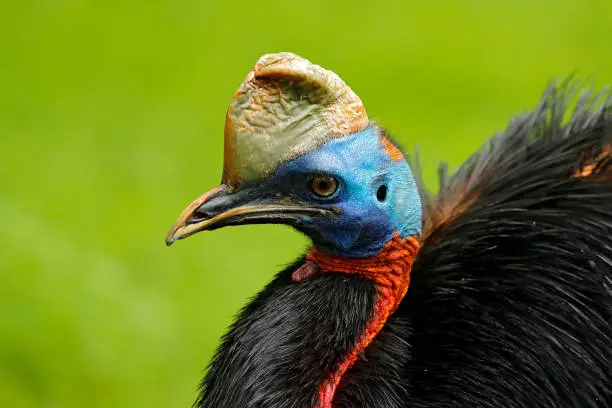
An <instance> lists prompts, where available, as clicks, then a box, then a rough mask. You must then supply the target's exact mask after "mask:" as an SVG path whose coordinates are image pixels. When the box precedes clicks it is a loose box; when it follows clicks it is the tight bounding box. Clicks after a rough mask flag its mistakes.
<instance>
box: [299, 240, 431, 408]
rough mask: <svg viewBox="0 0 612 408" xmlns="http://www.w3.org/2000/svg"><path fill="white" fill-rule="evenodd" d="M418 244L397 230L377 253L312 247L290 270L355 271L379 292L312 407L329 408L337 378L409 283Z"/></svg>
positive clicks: (306, 273) (308, 274)
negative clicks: (337, 252) (362, 327)
mask: <svg viewBox="0 0 612 408" xmlns="http://www.w3.org/2000/svg"><path fill="white" fill-rule="evenodd" d="M419 247H420V244H419V240H418V239H417V238H416V237H408V238H407V239H402V238H401V237H400V235H399V233H396V234H395V235H394V236H393V238H392V239H391V240H390V241H389V242H387V244H386V245H385V246H384V247H383V248H382V249H381V251H380V252H379V253H378V254H377V255H375V256H372V257H369V258H345V257H340V256H338V255H332V254H328V253H325V252H322V251H320V250H318V249H317V248H315V247H312V248H311V250H310V251H309V252H308V254H307V255H306V263H305V264H304V265H303V266H302V267H300V268H299V269H298V270H296V271H295V272H294V273H293V276H292V278H293V280H294V281H301V280H304V279H307V278H309V277H311V276H313V275H314V274H316V273H350V274H357V275H360V276H362V277H364V278H367V279H371V280H373V281H374V282H375V283H376V287H377V292H378V294H377V296H376V300H375V303H374V311H373V313H372V317H371V319H370V321H369V322H368V324H367V325H366V328H365V330H364V332H363V333H362V334H361V335H360V336H359V339H358V340H357V343H356V344H355V346H354V347H353V348H352V349H350V350H349V351H348V353H347V354H346V355H345V357H344V358H343V359H342V360H341V361H340V362H339V363H338V366H337V368H336V371H335V372H330V373H328V375H327V376H326V378H325V379H324V380H323V382H322V383H321V385H320V386H319V388H318V390H317V396H318V398H317V399H318V402H317V404H316V405H315V408H332V401H333V399H334V394H335V392H336V388H337V387H338V384H339V383H340V380H341V379H342V377H343V376H344V374H345V373H346V371H347V370H348V369H350V368H351V367H352V366H353V364H354V363H355V361H356V360H357V358H358V357H359V354H360V353H361V352H363V351H364V350H365V348H366V347H367V346H368V345H369V344H370V343H371V342H372V340H373V339H374V337H376V335H377V334H378V333H379V332H380V330H381V329H382V328H383V326H384V325H385V322H386V321H387V319H388V318H389V316H391V314H392V313H393V312H395V310H396V309H397V307H398V306H399V304H400V302H401V300H402V299H403V298H404V295H405V294H406V291H407V290H408V286H409V285H410V271H411V270H412V262H413V261H414V258H415V256H416V254H417V252H418V250H419Z"/></svg>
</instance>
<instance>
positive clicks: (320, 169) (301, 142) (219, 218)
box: [166, 53, 421, 257]
mask: <svg viewBox="0 0 612 408" xmlns="http://www.w3.org/2000/svg"><path fill="white" fill-rule="evenodd" d="M264 223H275V224H287V225H291V226H293V227H294V228H296V229H297V230H299V231H301V232H303V233H305V234H306V235H308V236H309V237H310V238H311V239H312V240H313V243H314V244H315V246H316V247H318V248H319V249H322V250H324V251H327V252H330V253H333V254H337V255H342V256H348V257H367V256H371V255H374V254H376V253H378V252H379V251H380V249H381V248H382V247H383V246H384V245H385V244H386V243H387V242H388V241H389V240H391V238H392V237H393V236H394V235H395V234H399V235H400V236H402V237H408V236H411V235H416V234H419V233H420V231H421V203H420V199H419V195H418V191H417V188H416V185H415V182H414V179H413V177H412V173H411V171H410V168H409V167H408V165H407V163H406V161H405V160H404V157H403V155H402V153H401V152H400V151H399V150H398V148H397V147H396V146H395V145H394V144H393V143H392V142H391V141H390V140H389V139H388V138H387V136H386V135H385V134H384V132H383V131H382V130H381V129H380V128H379V127H377V126H376V125H374V124H373V123H371V122H370V121H369V120H368V117H367V114H366V111H365V108H364V107H363V104H362V103H361V100H360V99H359V97H358V96H357V95H356V94H355V93H354V92H353V91H352V90H351V89H350V88H349V87H348V86H347V85H346V84H345V83H344V82H343V81H342V80H341V79H340V78H339V77H338V76H337V75H336V74H334V73H333V72H331V71H327V70H325V69H323V68H321V67H319V66H318V65H314V64H312V63H310V62H309V61H307V60H305V59H303V58H301V57H299V56H297V55H294V54H290V53H280V54H270V55H265V56H263V57H262V58H261V59H260V60H259V61H258V62H257V64H256V65H255V68H254V69H253V70H252V71H251V72H250V73H249V74H248V76H247V77H246V79H245V81H244V82H243V83H242V85H241V87H240V89H239V90H238V91H237V92H236V94H235V95H234V97H233V99H232V101H231V102H230V105H229V109H228V112H227V118H226V123H225V163H224V170H223V178H222V184H221V185H220V186H219V187H217V188H215V189H213V190H211V191H209V192H207V193H205V194H204V195H202V196H201V197H199V198H198V199H197V200H195V201H194V202H193V203H191V204H190V205H189V206H188V207H187V208H186V209H185V210H184V211H183V213H182V214H181V216H180V217H179V219H178V220H177V222H176V224H175V225H174V226H173V227H172V229H171V230H170V232H169V234H168V237H167V239H166V242H167V244H168V245H170V244H171V243H173V242H174V241H175V240H177V239H181V238H185V237H187V236H189V235H192V234H194V233H196V232H198V231H203V230H212V229H216V228H221V227H225V226H230V225H240V224H264Z"/></svg>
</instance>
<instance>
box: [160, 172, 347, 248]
mask: <svg viewBox="0 0 612 408" xmlns="http://www.w3.org/2000/svg"><path fill="white" fill-rule="evenodd" d="M262 190H265V189H263V188H257V186H254V187H248V188H243V189H241V190H239V191H237V192H230V189H229V188H228V187H227V186H226V185H224V184H222V185H220V186H219V187H217V188H214V189H212V190H210V191H208V192H207V193H205V194H203V195H201V196H200V197H198V198H197V199H196V200H195V201H193V202H192V203H191V204H189V205H188V206H187V208H185V210H183V212H182V213H181V215H180V216H179V218H178V220H177V221H176V223H175V224H174V225H173V226H172V228H171V229H170V232H168V235H167V236H166V245H168V246H170V245H172V243H174V241H176V240H177V239H183V238H187V237H188V236H190V235H193V234H195V233H196V232H200V231H204V230H213V229H217V228H222V227H226V226H231V225H243V224H287V225H293V226H299V224H300V223H301V222H302V220H303V217H304V216H306V217H331V216H333V215H336V214H337V213H338V210H336V209H334V208H323V207H313V206H305V205H303V204H302V203H300V202H299V201H296V200H289V199H283V198H282V197H281V198H279V196H278V195H275V196H272V197H271V196H270V195H269V194H268V195H266V193H261V191H262Z"/></svg>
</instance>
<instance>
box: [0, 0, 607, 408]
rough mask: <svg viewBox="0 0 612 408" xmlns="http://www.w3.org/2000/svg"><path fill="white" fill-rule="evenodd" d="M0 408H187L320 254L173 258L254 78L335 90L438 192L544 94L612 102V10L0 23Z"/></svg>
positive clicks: (411, 8)
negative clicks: (287, 78) (296, 78)
mask: <svg viewBox="0 0 612 408" xmlns="http://www.w3.org/2000/svg"><path fill="white" fill-rule="evenodd" d="M0 8H1V9H0V52H1V56H0V224H1V225H2V229H1V233H0V248H1V250H0V251H1V254H0V406H2V407H13V408H21V407H37V408H40V407H43V408H44V407H62V408H70V407H83V406H87V407H92V408H95V407H130V408H136V407H154V406H155V407H157V406H159V407H181V406H182V407H187V406H189V405H190V404H191V402H192V401H193V400H194V397H195V395H196V392H195V390H196V387H197V383H198V381H199V379H200V377H201V375H202V373H203V370H204V368H205V366H206V364H207V362H208V361H209V359H210V357H211V354H212V353H213V351H214V349H215V347H216V345H217V343H218V339H219V337H220V336H221V335H222V333H223V332H224V331H225V329H226V327H227V325H228V324H229V323H230V322H231V320H232V316H233V315H234V314H235V313H236V312H237V311H238V310H239V308H240V307H241V305H243V304H244V303H245V302H246V301H247V299H248V298H249V297H250V296H252V295H253V294H255V293H256V292H257V291H258V290H259V289H260V288H261V287H262V286H263V285H264V284H265V283H266V282H267V281H268V280H269V279H270V278H271V276H272V275H273V273H275V272H276V271H277V270H279V269H280V268H281V267H282V266H283V265H285V264H287V263H289V262H290V261H291V260H292V259H294V258H295V257H296V255H297V254H298V253H299V252H300V251H301V250H302V249H303V248H304V247H305V245H306V244H307V242H306V241H305V240H304V239H303V238H302V237H300V236H299V235H298V234H297V233H294V232H292V231H291V230H289V229H287V228H281V227H274V226H250V227H243V228H236V229H229V230H221V231H218V232H214V233H203V234H199V235H198V236H196V237H194V238H192V239H189V240H187V241H184V242H180V243H179V244H178V245H176V246H175V247H173V248H172V249H167V248H166V247H165V246H164V244H163V239H164V236H165V233H166V232H167V230H168V229H169V227H170V225H171V224H172V223H173V222H174V220H175V218H176V216H177V215H178V214H179V212H180V211H181V210H182V209H183V207H184V205H185V204H187V203H188V202H190V201H191V200H192V199H193V198H195V197H196V196H198V195H199V194H200V193H201V192H203V191H205V190H208V189H210V188H212V187H213V186H215V185H216V184H217V183H218V181H219V179H220V171H221V166H222V133H223V123H224V115H225V109H226V106H227V103H228V101H229V99H230V97H231V95H232V94H233V92H234V91H235V89H237V87H238V85H239V84H240V82H241V81H242V79H243V78H244V76H245V75H246V73H247V72H248V71H249V70H250V69H251V67H252V65H253V64H254V62H255V61H256V60H257V58H258V57H259V56H260V55H261V54H264V53H268V52H277V51H293V52H296V53H299V54H301V55H303V56H305V57H307V58H309V59H311V60H312V61H314V62H315V63H318V64H321V65H323V66H325V67H327V68H329V69H333V70H334V71H336V72H337V73H339V74H340V76H342V77H343V78H344V79H345V80H346V81H347V82H348V83H349V84H350V85H351V87H352V88H353V89H354V90H355V91H356V92H357V93H358V94H359V95H360V96H361V98H362V99H363V101H364V102H365V104H366V106H367V108H368V111H369V113H370V116H371V117H374V118H376V119H377V120H378V121H379V123H381V124H383V125H384V126H386V127H388V128H390V129H392V131H393V132H392V133H393V134H394V135H395V136H396V138H398V139H400V140H401V141H402V142H403V143H404V145H405V147H406V148H408V149H413V148H414V147H415V146H417V145H418V146H420V149H421V157H422V162H423V163H425V164H426V169H427V175H428V180H429V181H430V182H432V184H433V183H434V177H433V175H434V171H433V168H434V164H435V163H437V161H438V160H440V159H442V158H444V159H446V160H448V161H450V163H451V165H452V166H456V165H458V164H459V163H460V162H461V161H462V160H464V159H465V158H466V157H467V156H468V155H469V153H470V152H472V151H474V150H475V149H476V148H477V147H478V146H479V145H480V144H481V143H482V142H483V141H484V140H485V138H486V137H488V136H489V135H491V134H492V133H493V132H494V131H496V130H499V129H502V128H503V127H504V126H505V123H506V122H507V120H508V119H509V118H510V117H511V116H512V115H513V114H515V113H517V112H519V111H521V110H525V109H528V108H530V107H531V106H533V105H534V104H535V103H536V102H537V101H538V98H539V96H540V93H541V91H542V90H543V88H544V86H545V85H546V83H547V81H548V80H549V79H554V78H560V77H564V76H566V75H568V74H570V73H572V72H577V73H578V74H579V75H587V76H589V75H592V78H594V81H595V83H597V84H603V83H605V82H612V65H611V64H612V47H611V46H610V40H611V39H612V2H610V1H609V0H601V1H589V0H581V1H578V0H546V1H544V0H542V1H538V2H534V1H527V0H515V1H495V2H494V1H486V0H463V1H450V0H449V1H429V2H416V1H406V0H404V1H400V0H398V1H386V2H385V1H382V2H369V1H350V2H346V1H336V2H333V1H329V0H310V1H308V2H287V1H269V0H264V1H259V2H247V1H230V2H221V1H214V2H213V1H206V0H204V1H192V0H180V1H169V0H156V1H144V0H128V1H118V0H107V1H99V2H88V1H84V0H54V1H51V0H46V1H44V0H40V1H21V2H19V1H17V2H5V3H4V4H3V5H2V6H0Z"/></svg>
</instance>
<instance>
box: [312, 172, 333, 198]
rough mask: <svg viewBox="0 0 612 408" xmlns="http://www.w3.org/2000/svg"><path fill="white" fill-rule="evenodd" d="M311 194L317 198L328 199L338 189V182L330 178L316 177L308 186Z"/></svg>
mask: <svg viewBox="0 0 612 408" xmlns="http://www.w3.org/2000/svg"><path fill="white" fill-rule="evenodd" d="M310 187H311V189H312V192H313V193H315V194H316V195H318V196H319V197H323V198H325V197H329V196H331V195H332V194H334V193H335V192H336V190H337V189H338V182H337V181H336V179H335V178H333V177H331V176H317V177H315V178H313V179H312V183H311V185H310Z"/></svg>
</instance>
